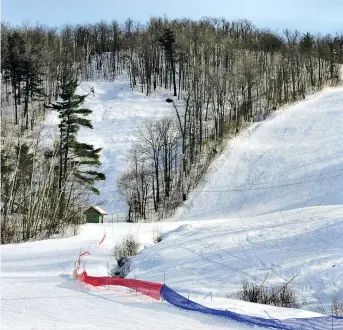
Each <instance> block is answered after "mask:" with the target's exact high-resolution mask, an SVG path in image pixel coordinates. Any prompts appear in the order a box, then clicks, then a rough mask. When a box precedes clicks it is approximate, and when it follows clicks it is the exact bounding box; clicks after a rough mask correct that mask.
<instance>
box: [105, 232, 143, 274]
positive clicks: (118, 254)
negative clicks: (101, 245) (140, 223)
mask: <svg viewBox="0 0 343 330" xmlns="http://www.w3.org/2000/svg"><path fill="white" fill-rule="evenodd" d="M138 249H139V242H138V241H137V239H136V238H135V237H134V236H133V235H131V234H130V235H128V236H126V237H124V238H123V239H122V241H121V242H119V243H117V244H116V245H115V247H114V248H113V256H114V258H115V259H116V261H117V265H115V266H114V267H113V268H112V269H111V271H110V275H111V276H113V277H121V278H124V277H126V276H127V275H128V274H129V273H130V271H131V269H132V265H131V260H130V257H132V256H135V255H136V254H137V252H138Z"/></svg>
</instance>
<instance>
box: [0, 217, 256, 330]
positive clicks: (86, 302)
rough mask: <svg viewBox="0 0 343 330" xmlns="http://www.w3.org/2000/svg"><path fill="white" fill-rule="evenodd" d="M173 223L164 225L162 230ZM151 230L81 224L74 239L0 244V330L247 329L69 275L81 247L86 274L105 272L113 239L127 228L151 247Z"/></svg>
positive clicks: (137, 225) (145, 227)
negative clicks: (85, 253)
mask: <svg viewBox="0 0 343 330" xmlns="http://www.w3.org/2000/svg"><path fill="white" fill-rule="evenodd" d="M178 226H179V224H176V223H175V224H171V223H170V224H167V225H166V229H168V230H171V229H176V228H177V227H178ZM155 229H156V228H155V224H143V225H142V226H140V225H139V224H135V225H130V224H126V223H123V224H116V225H115V228H113V226H112V225H111V224H105V225H104V226H98V225H86V226H83V228H82V229H81V233H80V235H78V236H76V237H70V238H64V239H50V240H45V241H41V242H29V243H23V244H9V245H5V246H1V259H2V260H1V329H3V330H5V329H6V330H14V329H18V330H22V329H51V330H52V329H53V330H55V329H92V330H93V329H94V330H96V329H119V330H121V329H127V330H131V329H137V330H141V329H147V330H148V329H185V330H186V329H204V330H205V329H213V330H214V329H222V328H223V329H231V330H235V329H239V330H240V329H250V328H249V327H248V326H246V325H241V324H238V323H236V322H232V321H228V320H224V319H220V318H216V317H209V316H206V315H200V314H198V313H193V312H188V311H182V310H178V309H176V308H175V307H173V306H171V305H168V304H166V303H164V302H162V301H155V300H153V299H151V298H148V297H145V296H143V295H141V294H139V293H138V294H136V292H134V291H132V290H129V289H126V288H118V287H110V288H107V287H102V288H92V287H84V286H81V285H80V284H78V282H75V280H74V279H73V278H72V276H71V274H72V271H73V267H74V262H75V261H76V259H77V256H78V254H79V253H80V249H81V248H82V251H89V252H90V254H91V255H90V256H88V257H87V258H86V259H85V263H84V266H85V267H86V270H87V271H88V272H89V274H91V275H107V274H106V273H107V261H109V267H111V265H112V264H113V262H114V261H113V259H112V258H111V250H112V247H113V246H114V244H115V242H116V241H117V240H118V239H120V238H121V237H122V236H123V235H126V234H128V233H129V232H131V233H133V234H134V235H136V236H137V237H138V238H139V240H140V241H141V242H142V247H143V246H144V245H151V244H152V242H153V231H154V230H155ZM104 232H106V233H107V235H106V238H105V240H104V242H103V244H101V247H98V243H99V240H100V239H101V238H102V237H103V235H104ZM82 267H83V265H82ZM160 280H161V281H163V277H162V278H161V279H160Z"/></svg>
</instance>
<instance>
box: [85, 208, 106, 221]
mask: <svg viewBox="0 0 343 330" xmlns="http://www.w3.org/2000/svg"><path fill="white" fill-rule="evenodd" d="M85 215H86V222H87V223H104V215H107V212H106V211H104V210H103V209H102V208H100V207H99V206H91V207H90V208H89V209H87V210H86V211H85Z"/></svg>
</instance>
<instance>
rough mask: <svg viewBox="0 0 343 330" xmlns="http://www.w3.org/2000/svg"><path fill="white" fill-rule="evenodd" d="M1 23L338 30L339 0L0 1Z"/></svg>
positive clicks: (341, 26) (342, 13)
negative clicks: (244, 22)
mask: <svg viewBox="0 0 343 330" xmlns="http://www.w3.org/2000/svg"><path fill="white" fill-rule="evenodd" d="M1 9H2V10H1V15H2V21H6V22H9V23H11V24H13V25H17V24H21V23H23V22H30V23H36V22H39V23H43V24H47V25H50V26H57V25H63V24H66V23H70V24H78V23H94V22H97V21H100V20H101V19H103V20H105V21H111V20H116V21H118V22H119V23H122V22H124V21H125V20H126V19H127V18H128V17H130V18H132V19H134V20H138V21H140V22H141V23H145V22H146V21H147V20H148V19H149V18H150V17H151V16H163V15H166V16H167V17H168V18H182V17H187V18H192V19H199V18H201V17H203V16H212V17H225V18H226V19H228V20H232V19H238V18H246V19H248V20H250V21H251V22H252V23H254V24H255V25H256V26H258V27H260V28H271V29H273V30H279V31H282V30H283V29H285V28H290V29H298V30H300V31H303V32H305V31H310V32H312V33H315V32H321V33H322V34H325V33H335V32H336V31H338V32H342V31H343V18H342V17H343V0H287V1H284V0H169V1H163V0H140V1H138V0H2V6H1Z"/></svg>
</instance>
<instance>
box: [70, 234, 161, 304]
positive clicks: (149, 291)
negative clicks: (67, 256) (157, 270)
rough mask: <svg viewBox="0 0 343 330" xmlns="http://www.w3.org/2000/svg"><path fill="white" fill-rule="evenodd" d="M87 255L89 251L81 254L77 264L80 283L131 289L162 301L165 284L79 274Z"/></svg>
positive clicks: (76, 268) (76, 269)
mask: <svg viewBox="0 0 343 330" xmlns="http://www.w3.org/2000/svg"><path fill="white" fill-rule="evenodd" d="M105 237H106V234H105V235H104V237H103V238H102V239H101V241H100V243H99V245H98V246H100V245H101V244H102V243H103V241H104V240H105ZM86 255H91V254H90V253H89V252H88V251H86V252H83V253H80V255H79V257H78V260H77V262H76V264H75V269H74V273H73V275H74V277H75V278H76V279H77V280H79V281H80V282H83V283H86V284H90V285H92V286H103V285H116V286H123V287H126V288H130V289H132V290H135V291H137V292H140V293H142V294H144V295H146V296H149V297H151V298H154V299H157V300H160V299H161V288H162V286H163V284H160V283H153V282H146V281H140V280H135V279H126V278H118V277H109V276H89V275H88V274H87V273H86V272H85V271H83V272H81V273H79V269H80V266H81V261H82V258H83V257H84V256H86Z"/></svg>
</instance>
